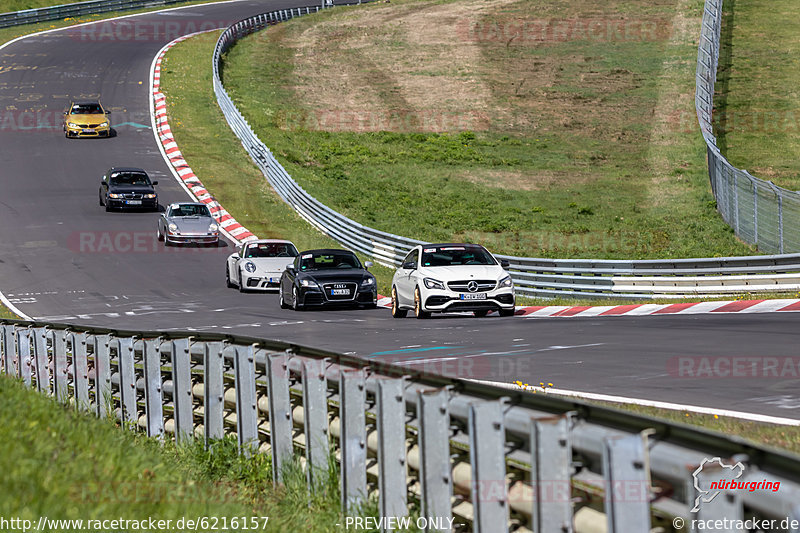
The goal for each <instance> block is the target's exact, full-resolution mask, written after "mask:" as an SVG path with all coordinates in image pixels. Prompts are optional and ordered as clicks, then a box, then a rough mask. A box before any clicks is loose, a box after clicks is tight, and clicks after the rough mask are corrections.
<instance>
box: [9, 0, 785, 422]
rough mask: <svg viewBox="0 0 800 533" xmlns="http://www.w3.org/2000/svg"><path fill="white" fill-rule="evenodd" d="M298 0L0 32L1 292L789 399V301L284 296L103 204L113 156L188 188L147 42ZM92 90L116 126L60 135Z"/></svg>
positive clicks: (624, 386) (741, 406) (464, 364)
mask: <svg viewBox="0 0 800 533" xmlns="http://www.w3.org/2000/svg"><path fill="white" fill-rule="evenodd" d="M296 4H297V3H296V2H293V1H291V0H288V1H282V2H281V1H275V2H257V1H241V2H229V3H225V4H210V5H205V6H192V7H189V8H181V9H173V10H167V11H163V12H158V13H149V14H144V15H136V16H129V17H125V18H123V19H121V20H116V21H108V22H98V23H94V24H90V25H85V26H80V27H73V28H70V29H65V30H60V31H57V32H49V33H45V34H39V35H34V36H31V37H28V38H25V39H22V40H19V41H17V42H14V43H12V44H10V45H8V46H6V47H5V48H3V49H2V52H0V110H2V111H3V117H4V120H3V123H2V126H0V146H2V148H1V149H0V158H1V161H2V163H1V164H0V190H2V193H1V194H0V204H2V209H0V290H2V291H3V293H4V294H5V296H6V297H7V298H8V299H9V300H10V301H11V303H13V304H14V305H15V306H17V307H18V308H19V309H20V310H21V311H22V312H23V313H25V314H27V315H29V316H31V317H34V318H38V319H41V320H52V321H62V322H73V323H86V324H94V325H102V326H110V327H120V328H122V327H126V328H131V329H133V328H136V329H164V330H170V329H173V330H174V329H182V330H186V329H189V330H192V329H193V330H198V331H218V332H226V331H230V332H238V333H242V334H246V335H253V336H256V335H257V336H264V337H268V338H275V339H282V340H288V341H291V342H298V343H302V344H306V345H313V346H318V347H320V348H326V349H330V350H336V351H341V352H350V353H354V354H357V355H360V356H363V357H367V358H370V359H371V360H373V361H376V362H377V361H390V362H394V363H401V364H404V365H408V367H409V368H414V369H417V370H422V371H428V372H432V373H437V374H439V373H442V374H448V375H453V376H459V377H464V378H474V379H482V380H491V381H504V382H509V381H513V380H520V381H523V382H526V383H539V382H545V383H548V382H551V383H554V385H555V386H556V387H558V388H561V389H573V390H582V391H591V392H596V393H604V394H610V395H618V396H626V397H640V398H648V399H651V400H661V401H668V402H678V403H682V404H696V405H700V406H706V407H717V408H727V409H731V410H738V411H749V412H758V413H763V414H770V415H774V416H784V417H786V416H790V417H791V416H794V417H797V415H793V413H795V412H796V410H797V408H798V407H800V394H798V393H797V390H796V389H797V387H796V384H797V379H798V374H800V368H798V360H800V359H799V358H798V348H797V346H798V337H800V334H798V333H797V332H798V331H800V327H798V326H800V315H798V314H797V313H787V314H781V315H759V316H755V315H751V316H743V315H718V316H714V315H694V316H657V317H603V318H575V319H572V320H569V321H562V320H558V319H537V320H528V319H524V318H520V317H516V318H510V319H500V318H488V319H472V318H465V317H458V316H455V317H435V318H434V319H432V320H429V321H424V322H421V321H417V320H414V319H411V318H409V319H406V320H394V319H392V318H391V316H390V314H389V312H388V311H387V310H373V311H368V310H363V311H362V310H355V311H337V312H306V313H293V312H291V311H283V310H281V309H280V308H279V307H278V303H277V297H276V296H275V295H263V294H239V293H238V292H236V291H233V290H230V289H226V288H225V284H224V281H223V274H224V270H223V269H224V257H225V255H227V254H228V253H230V252H231V251H232V247H231V245H230V244H227V245H226V246H223V247H220V248H218V249H215V250H198V249H185V250H184V249H165V248H163V246H161V245H159V244H158V243H157V242H156V240H155V223H156V215H155V214H153V213H106V212H105V211H104V210H103V209H102V208H101V207H100V206H99V205H98V199H97V186H98V181H99V177H100V175H101V174H102V173H103V172H104V171H105V170H106V169H107V168H109V167H111V166H114V165H132V166H140V167H143V168H145V169H146V170H147V171H148V172H149V173H151V175H152V176H153V177H154V179H158V180H159V182H160V185H159V187H158V189H159V195H160V198H161V202H162V204H166V203H169V202H172V201H177V200H183V199H185V198H186V193H185V192H184V191H183V189H182V188H181V187H180V185H179V184H178V183H177V182H176V180H174V178H173V177H172V176H171V173H170V171H169V168H168V167H167V165H166V163H165V161H164V159H163V158H162V156H161V154H160V151H159V148H158V146H157V145H156V141H155V139H154V136H153V133H152V131H151V128H150V123H151V122H150V110H149V76H150V72H149V69H150V65H151V63H152V61H153V57H154V56H155V55H156V53H157V52H158V51H159V50H160V49H161V47H163V46H164V45H165V44H166V43H168V42H169V41H171V40H173V39H175V38H176V37H179V36H180V35H183V34H187V33H192V32H196V31H200V30H204V29H209V28H211V27H216V26H223V25H225V24H228V23H231V22H233V21H235V20H239V19H241V18H244V17H247V16H249V15H252V14H256V13H261V12H265V11H269V10H273V9H280V8H287V7H291V6H296ZM94 96H100V97H102V100H103V103H104V104H105V105H106V106H108V107H110V108H111V110H112V111H113V115H112V124H113V125H114V126H115V129H116V130H117V136H116V137H113V138H111V139H98V140H90V139H86V140H67V139H65V138H64V136H63V135H62V133H61V127H60V116H61V115H60V113H61V111H62V110H63V109H64V108H65V107H66V105H67V103H68V101H69V99H70V98H71V97H73V98H81V97H94ZM762 356H769V357H771V358H773V359H774V361H777V363H776V364H779V365H780V366H779V368H778V371H777V372H773V371H772V368H773V366H770V367H769V368H764V364H763V363H761V364H751V369H753V371H754V372H756V375H755V376H754V375H748V374H747V370H746V369H745V370H744V371H742V365H746V361H747V360H748V358H760V357H762ZM681 358H683V359H681ZM773 359H770V360H769V361H770V362H769V365H772V362H773ZM737 361H739V362H737ZM742 361H744V363H743V362H742ZM762 361H763V360H762ZM681 364H683V366H680V365H681ZM792 364H793V365H794V366H793V367H792V366H791V365H792ZM709 365H711V373H710V374H708V373H706V372H707V367H708V366H709ZM715 365H716V366H715ZM731 365H739V367H736V366H731ZM690 366H691V370H687V369H690ZM726 368H733V369H736V368H738V370H737V371H735V372H734V371H727V373H726ZM791 368H794V374H793V373H792V371H791V370H790V369H791ZM701 370H702V372H701ZM742 373H743V374H744V375H743V376H742V377H737V376H740V375H741V374H742Z"/></svg>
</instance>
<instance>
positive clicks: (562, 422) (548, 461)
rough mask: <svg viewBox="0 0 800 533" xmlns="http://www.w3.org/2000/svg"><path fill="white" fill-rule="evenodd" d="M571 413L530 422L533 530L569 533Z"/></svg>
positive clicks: (570, 521) (570, 520)
mask: <svg viewBox="0 0 800 533" xmlns="http://www.w3.org/2000/svg"><path fill="white" fill-rule="evenodd" d="M570 423H571V413H567V414H566V415H564V416H563V417H548V418H540V419H535V418H534V419H531V444H530V448H531V483H532V484H533V512H532V513H531V517H532V519H533V526H534V530H535V531H562V532H564V533H572V493H571V465H572V447H571V445H570V439H569V425H570Z"/></svg>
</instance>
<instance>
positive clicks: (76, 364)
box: [71, 332, 89, 410]
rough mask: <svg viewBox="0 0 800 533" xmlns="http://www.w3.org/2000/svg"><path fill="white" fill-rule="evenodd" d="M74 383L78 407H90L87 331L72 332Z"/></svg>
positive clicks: (86, 408)
mask: <svg viewBox="0 0 800 533" xmlns="http://www.w3.org/2000/svg"><path fill="white" fill-rule="evenodd" d="M71 337H72V385H73V392H74V393H75V403H76V405H77V406H78V409H84V410H88V409H89V364H88V361H87V358H86V333H84V332H75V333H73V334H72V336H71Z"/></svg>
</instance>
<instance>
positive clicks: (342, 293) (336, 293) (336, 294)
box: [331, 289, 350, 296]
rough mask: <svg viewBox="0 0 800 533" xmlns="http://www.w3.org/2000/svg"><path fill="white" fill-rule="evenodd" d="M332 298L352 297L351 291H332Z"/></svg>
mask: <svg viewBox="0 0 800 533" xmlns="http://www.w3.org/2000/svg"><path fill="white" fill-rule="evenodd" d="M331 296H350V289H331Z"/></svg>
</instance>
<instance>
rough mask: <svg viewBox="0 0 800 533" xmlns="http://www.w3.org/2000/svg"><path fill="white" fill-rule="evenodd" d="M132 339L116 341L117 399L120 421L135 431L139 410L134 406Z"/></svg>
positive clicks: (134, 371)
mask: <svg viewBox="0 0 800 533" xmlns="http://www.w3.org/2000/svg"><path fill="white" fill-rule="evenodd" d="M134 340H135V339H134V338H133V337H120V338H119V339H117V356H118V358H119V397H120V405H121V407H122V421H123V422H125V423H127V424H128V427H129V428H130V429H136V424H137V423H138V422H139V408H138V407H137V405H136V396H137V391H136V370H135V368H134V366H133V355H134V354H133V343H134Z"/></svg>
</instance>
